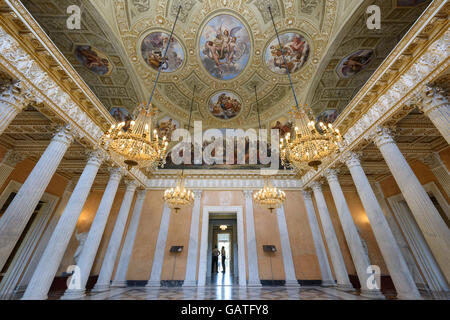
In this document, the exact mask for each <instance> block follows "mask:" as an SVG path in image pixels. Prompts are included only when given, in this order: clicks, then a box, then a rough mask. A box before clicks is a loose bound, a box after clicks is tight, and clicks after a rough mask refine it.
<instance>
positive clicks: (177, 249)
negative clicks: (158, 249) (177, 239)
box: [170, 246, 184, 253]
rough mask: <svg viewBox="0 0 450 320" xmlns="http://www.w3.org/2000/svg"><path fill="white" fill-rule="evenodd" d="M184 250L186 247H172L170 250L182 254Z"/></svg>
mask: <svg viewBox="0 0 450 320" xmlns="http://www.w3.org/2000/svg"><path fill="white" fill-rule="evenodd" d="M183 248H184V246H172V247H171V248H170V252H174V253H181V252H183Z"/></svg>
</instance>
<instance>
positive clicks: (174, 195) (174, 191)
mask: <svg viewBox="0 0 450 320" xmlns="http://www.w3.org/2000/svg"><path fill="white" fill-rule="evenodd" d="M196 88H197V87H196V86H195V85H194V90H193V92H192V101H191V111H190V113H189V124H188V130H190V129H191V120H192V110H193V108H194V98H195V90H196ZM183 172H184V170H181V174H180V177H179V178H178V182H177V186H176V187H175V188H171V189H167V190H166V191H165V192H164V197H163V198H164V201H165V202H166V203H167V205H168V206H169V208H170V209H174V210H175V212H176V213H177V212H178V211H179V210H180V209H181V207H182V206H186V205H190V204H192V203H193V202H194V194H193V193H192V191H191V190H188V189H186V188H185V186H184V182H185V180H184V175H183Z"/></svg>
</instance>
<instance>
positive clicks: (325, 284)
mask: <svg viewBox="0 0 450 320" xmlns="http://www.w3.org/2000/svg"><path fill="white" fill-rule="evenodd" d="M320 286H321V287H324V288H330V287H336V282H335V281H334V280H322V283H321V285H320Z"/></svg>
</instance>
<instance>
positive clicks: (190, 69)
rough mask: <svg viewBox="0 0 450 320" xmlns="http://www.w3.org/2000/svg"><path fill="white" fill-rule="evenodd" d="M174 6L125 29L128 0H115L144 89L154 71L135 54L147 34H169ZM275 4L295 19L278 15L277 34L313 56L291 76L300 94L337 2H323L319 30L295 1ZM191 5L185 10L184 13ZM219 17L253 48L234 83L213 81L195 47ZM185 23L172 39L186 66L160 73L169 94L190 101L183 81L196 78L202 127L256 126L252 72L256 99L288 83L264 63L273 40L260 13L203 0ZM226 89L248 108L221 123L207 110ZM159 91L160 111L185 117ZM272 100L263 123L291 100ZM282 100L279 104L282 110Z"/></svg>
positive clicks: (165, 5)
mask: <svg viewBox="0 0 450 320" xmlns="http://www.w3.org/2000/svg"><path fill="white" fill-rule="evenodd" d="M173 3H175V2H174V1H161V2H155V4H154V7H152V10H146V11H145V13H142V14H140V15H139V17H138V18H136V19H137V20H135V21H133V22H132V23H133V25H129V23H130V20H129V19H128V17H127V13H126V8H127V2H126V0H117V1H115V2H114V8H115V17H116V23H117V26H118V28H117V29H118V30H120V34H121V37H122V42H123V45H124V48H125V49H126V51H127V54H128V56H129V58H130V60H131V62H132V64H133V66H134V69H135V71H136V73H137V74H138V77H139V78H140V79H141V81H142V82H143V84H144V86H145V87H149V86H150V85H151V84H152V82H153V81H154V77H155V76H156V72H155V71H154V70H152V69H151V68H149V67H148V66H147V64H146V63H145V62H144V61H143V59H142V57H141V56H140V52H138V51H139V48H140V41H142V39H143V37H144V36H145V35H146V34H148V33H149V32H151V31H165V32H168V31H170V29H171V26H172V24H173V19H174V17H173V15H171V14H170V13H171V12H172V11H173V10H171V8H172V6H173ZM177 3H178V2H177ZM279 3H281V4H282V6H284V7H282V8H281V12H284V13H285V16H286V17H289V16H290V17H294V18H293V19H291V18H286V19H284V18H283V17H282V16H280V17H276V20H277V24H278V27H279V30H280V33H283V32H289V31H294V30H295V31H297V30H298V31H300V32H301V33H302V34H304V35H305V37H306V38H307V40H308V41H309V42H310V46H311V54H310V57H309V59H308V62H307V63H306V65H305V66H303V67H302V69H301V72H297V73H295V74H293V81H294V82H295V84H296V86H297V88H299V90H301V89H302V88H304V87H305V85H306V83H307V82H308V81H309V80H310V79H311V78H312V76H313V75H314V73H315V72H316V71H317V66H318V62H319V61H320V60H321V58H322V56H323V54H324V53H325V50H326V47H327V45H328V41H329V37H330V35H331V33H332V29H333V26H334V22H335V19H336V10H337V2H336V0H328V1H326V4H325V5H324V7H325V9H324V23H323V24H322V26H321V28H320V27H318V26H317V25H315V24H314V23H312V22H311V21H309V20H307V19H295V16H296V10H297V9H296V5H295V1H294V0H285V1H279ZM191 7H192V6H188V9H189V8H191ZM218 14H230V15H232V16H236V17H237V18H238V19H239V20H240V21H241V22H242V23H243V24H244V25H245V26H246V27H247V29H248V30H249V31H250V34H251V35H250V36H251V42H252V43H251V46H252V48H253V50H252V53H251V57H250V59H249V63H248V65H247V66H246V68H245V69H244V70H243V72H242V73H241V74H239V76H237V77H236V78H234V79H233V80H226V81H216V80H215V79H213V78H212V76H211V75H210V74H209V73H208V72H206V71H205V70H204V67H203V65H202V63H201V61H200V58H199V56H198V55H199V50H200V48H198V42H199V36H200V34H201V31H202V28H203V26H204V24H205V23H207V21H208V20H209V19H210V18H212V17H214V16H216V15H218ZM185 20H186V22H185V23H180V24H178V25H177V27H176V28H175V35H176V37H177V39H178V40H179V42H180V44H181V45H182V47H183V49H184V51H185V59H186V61H184V67H182V68H179V69H178V70H176V71H175V72H171V73H166V74H164V73H163V74H161V79H160V81H161V83H171V84H173V85H174V86H175V87H176V90H171V92H173V94H175V95H184V97H186V98H187V100H189V99H188V97H190V96H191V94H192V86H191V85H189V84H188V83H187V82H186V81H185V80H186V79H187V78H192V75H193V74H195V77H196V78H198V79H202V80H203V81H204V84H206V88H205V89H204V90H202V91H201V93H200V95H198V97H197V98H196V103H197V105H199V106H200V109H199V110H198V112H194V118H201V120H203V125H204V127H205V128H210V127H248V126H249V120H251V121H252V122H254V123H256V122H257V121H256V113H255V112H254V110H251V106H252V104H253V103H254V94H253V92H250V91H248V90H247V89H246V86H245V85H246V84H248V83H250V82H251V80H252V79H253V77H254V75H255V73H257V74H258V76H259V78H260V79H261V81H263V83H264V84H263V85H261V86H258V89H259V91H260V92H259V95H260V97H261V98H262V99H264V98H265V97H266V96H268V95H270V94H271V93H272V91H273V89H274V88H275V87H276V86H277V85H279V84H287V83H288V80H287V77H286V76H285V75H283V74H275V73H273V72H271V71H269V70H268V68H267V66H266V65H265V63H264V61H263V57H264V51H265V49H266V45H267V44H268V40H269V37H270V39H272V38H273V37H274V36H275V33H274V31H273V27H272V26H271V24H270V23H264V21H263V20H264V19H263V18H262V17H261V12H260V11H259V10H255V7H254V3H253V2H247V1H242V0H239V1H201V2H199V3H197V4H196V5H195V9H192V8H191V11H190V12H189V17H187V18H186V19H185ZM194 80H195V78H194ZM224 89H229V90H233V91H235V92H236V93H237V94H238V95H239V96H240V98H241V99H242V102H243V104H244V108H246V109H248V110H245V111H244V112H242V113H241V114H240V115H238V116H237V117H235V118H233V119H232V120H228V121H221V120H219V119H217V118H215V117H214V116H213V115H212V114H211V113H210V112H209V110H208V101H207V99H208V97H210V96H211V95H212V94H213V93H215V92H217V91H220V90H224ZM158 91H159V92H157V94H156V95H155V98H156V101H157V106H158V107H159V108H161V109H162V110H163V111H165V112H166V113H170V114H174V115H177V116H178V117H181V118H187V117H188V112H187V110H184V109H183V108H180V107H179V104H178V103H177V102H176V101H177V100H178V99H173V98H172V93H162V92H161V90H158ZM272 100H273V101H274V102H273V103H272V105H269V106H267V110H266V112H262V117H261V118H262V121H266V120H269V119H272V118H273V116H274V114H281V113H283V112H284V113H285V112H286V111H287V110H288V109H289V108H290V106H291V102H290V101H291V97H290V95H289V94H284V95H282V96H277V97H276V99H272ZM280 102H282V104H281V106H282V107H281V108H280ZM280 109H282V110H280ZM196 120H200V119H196ZM253 120H255V121H253Z"/></svg>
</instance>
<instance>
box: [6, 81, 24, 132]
mask: <svg viewBox="0 0 450 320" xmlns="http://www.w3.org/2000/svg"><path fill="white" fill-rule="evenodd" d="M29 102H30V99H29V95H28V93H27V91H26V90H23V89H21V87H20V83H17V84H14V85H11V86H10V87H9V88H8V89H7V90H6V91H5V92H3V93H2V94H1V95H0V135H2V134H3V132H5V130H6V128H8V126H9V124H10V123H11V122H12V121H13V120H14V118H15V117H16V116H17V115H18V114H19V113H20V112H22V110H23V108H24V107H26V106H27V105H28V104H29Z"/></svg>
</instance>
